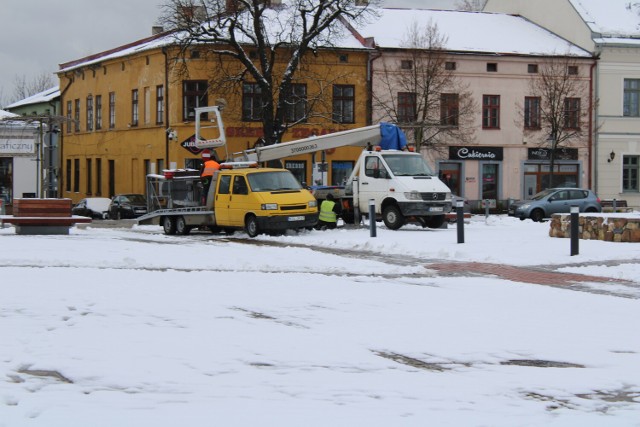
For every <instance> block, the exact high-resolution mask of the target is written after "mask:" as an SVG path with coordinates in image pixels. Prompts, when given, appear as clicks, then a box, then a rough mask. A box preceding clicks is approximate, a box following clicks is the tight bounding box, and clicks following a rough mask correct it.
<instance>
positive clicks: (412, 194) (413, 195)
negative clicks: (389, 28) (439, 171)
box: [404, 191, 422, 200]
mask: <svg viewBox="0 0 640 427" xmlns="http://www.w3.org/2000/svg"><path fill="white" fill-rule="evenodd" d="M404 197H405V198H406V199H407V200H422V197H420V193H418V192H417V191H412V192H410V193H404Z"/></svg>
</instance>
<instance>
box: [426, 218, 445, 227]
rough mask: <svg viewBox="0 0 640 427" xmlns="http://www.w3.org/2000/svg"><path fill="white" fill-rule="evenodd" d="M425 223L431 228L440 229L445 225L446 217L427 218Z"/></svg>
mask: <svg viewBox="0 0 640 427" xmlns="http://www.w3.org/2000/svg"><path fill="white" fill-rule="evenodd" d="M424 223H425V225H426V226H427V227H429V228H440V227H442V224H444V215H431V216H425V217H424Z"/></svg>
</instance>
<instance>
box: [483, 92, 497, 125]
mask: <svg viewBox="0 0 640 427" xmlns="http://www.w3.org/2000/svg"><path fill="white" fill-rule="evenodd" d="M482 128H483V129H499V128H500V95H483V96H482Z"/></svg>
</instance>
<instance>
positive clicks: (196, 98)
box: [182, 80, 209, 121]
mask: <svg viewBox="0 0 640 427" xmlns="http://www.w3.org/2000/svg"><path fill="white" fill-rule="evenodd" d="M207 105H209V100H208V97H207V81H206V80H187V81H184V82H182V120H184V121H191V120H195V118H196V111H195V109H196V108H199V107H206V106H207Z"/></svg>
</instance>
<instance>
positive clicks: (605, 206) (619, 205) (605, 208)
mask: <svg viewBox="0 0 640 427" xmlns="http://www.w3.org/2000/svg"><path fill="white" fill-rule="evenodd" d="M614 200H615V202H616V207H615V209H614V208H613V201H614ZM600 205H601V206H602V212H631V211H632V210H633V209H631V208H629V206H628V205H627V201H626V200H618V199H613V200H600Z"/></svg>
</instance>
